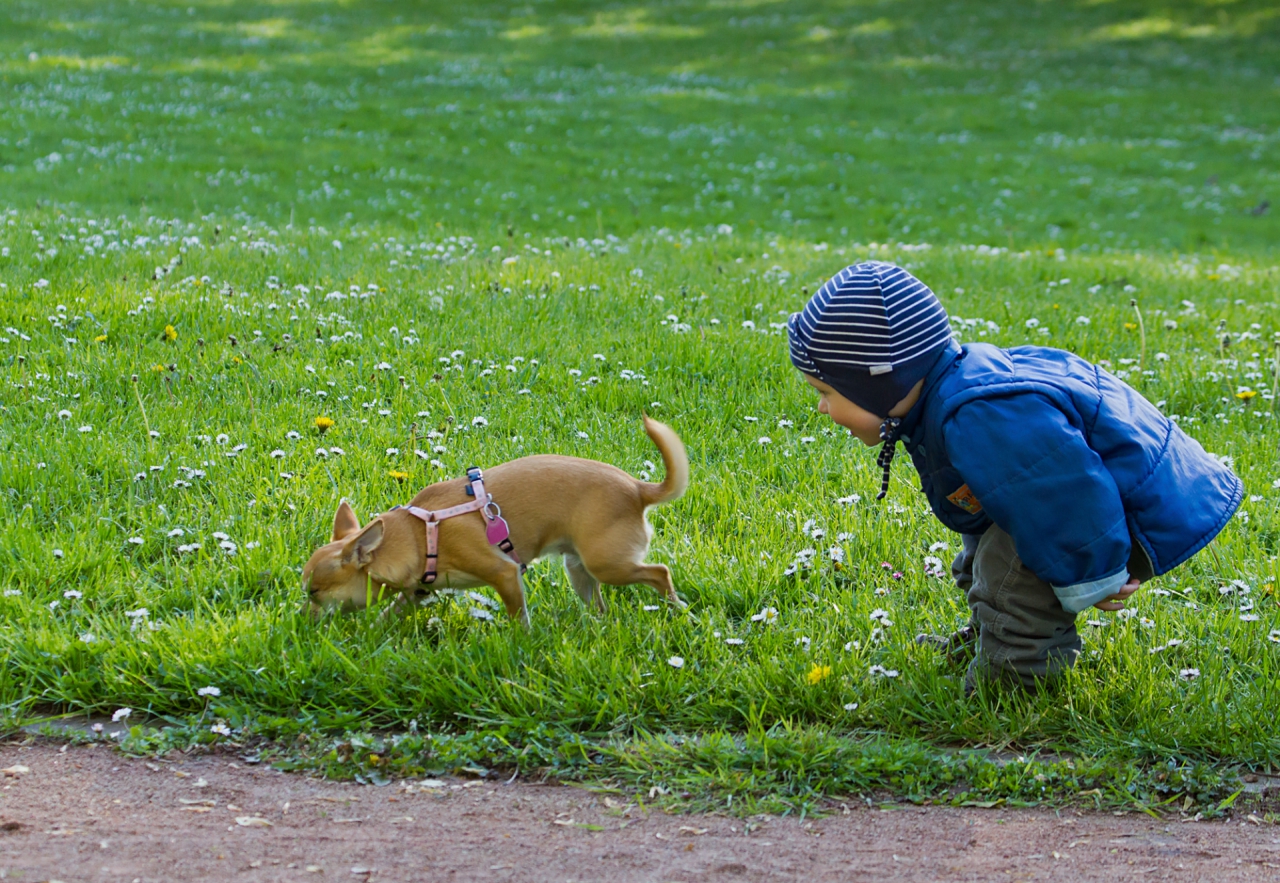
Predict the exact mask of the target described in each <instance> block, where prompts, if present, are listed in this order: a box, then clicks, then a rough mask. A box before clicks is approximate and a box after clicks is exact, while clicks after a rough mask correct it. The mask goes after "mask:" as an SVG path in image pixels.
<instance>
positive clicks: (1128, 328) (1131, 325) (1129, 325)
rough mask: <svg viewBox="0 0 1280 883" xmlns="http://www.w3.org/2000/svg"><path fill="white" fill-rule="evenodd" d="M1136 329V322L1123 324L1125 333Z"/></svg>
mask: <svg viewBox="0 0 1280 883" xmlns="http://www.w3.org/2000/svg"><path fill="white" fill-rule="evenodd" d="M1137 327H1138V323H1137V322H1125V323H1124V330H1125V331H1132V330H1133V329H1135V328H1137Z"/></svg>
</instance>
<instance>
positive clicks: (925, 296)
mask: <svg viewBox="0 0 1280 883" xmlns="http://www.w3.org/2000/svg"><path fill="white" fill-rule="evenodd" d="M787 336H788V338H789V339H790V343H791V361H792V363H793V364H794V365H795V366H796V367H797V368H799V369H800V370H801V371H802V372H804V373H805V374H810V375H812V376H814V377H816V378H818V379H819V380H821V381H822V382H824V383H826V384H827V385H828V386H830V387H831V388H832V389H834V390H835V391H836V392H838V393H840V394H841V395H842V396H844V397H845V398H847V399H848V400H849V401H851V402H853V403H854V404H855V405H858V406H859V407H861V408H863V409H865V410H867V411H870V412H871V413H872V414H875V415H876V416H877V417H887V416H888V414H889V411H891V410H892V409H893V406H894V405H896V404H898V402H900V401H902V400H903V399H904V398H906V397H907V394H908V393H910V392H911V387H913V386H915V385H916V382H917V381H919V380H922V379H923V378H924V376H925V375H926V374H928V373H929V369H930V368H931V367H933V363H934V362H935V361H936V360H937V357H938V354H939V352H941V350H942V349H943V348H944V347H945V346H946V345H947V342H948V341H949V340H951V325H950V323H949V322H948V320H947V311H946V310H944V309H943V308H942V304H940V303H939V302H938V299H937V298H936V297H934V295H933V292H932V291H930V290H929V287H928V286H927V285H925V284H924V283H923V282H921V281H920V280H919V279H917V278H916V277H915V276H912V275H911V274H910V273H908V272H907V271H906V270H904V269H902V268H901V267H898V266H895V265H894V264H888V263H885V262H883V261H866V262H864V263H861V264H854V265H853V266H851V267H845V268H844V269H843V270H841V271H840V272H839V273H837V274H836V275H835V276H832V277H831V279H829V280H828V281H827V283H826V284H825V285H823V286H822V288H820V289H819V290H818V293H817V294H815V295H814V296H813V297H812V298H810V299H809V303H808V304H806V305H805V308H804V310H803V311H802V312H799V313H793V314H792V315H791V319H790V320H789V321H788V323H787Z"/></svg>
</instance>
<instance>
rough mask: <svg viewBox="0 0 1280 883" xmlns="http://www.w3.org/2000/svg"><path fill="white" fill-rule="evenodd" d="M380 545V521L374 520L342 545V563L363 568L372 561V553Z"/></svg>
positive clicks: (379, 519)
mask: <svg viewBox="0 0 1280 883" xmlns="http://www.w3.org/2000/svg"><path fill="white" fill-rule="evenodd" d="M381 545H382V519H381V518H375V519H374V520H373V521H371V522H370V523H369V526H368V527H366V528H365V529H364V530H362V531H360V532H359V533H358V534H356V535H355V536H353V537H350V538H349V539H348V540H347V541H346V542H345V543H343V545H342V561H343V563H344V564H355V565H356V566H357V567H364V566H365V565H366V564H368V563H369V562H370V561H372V560H373V553H374V550H376V549H377V548H378V547H379V546H381Z"/></svg>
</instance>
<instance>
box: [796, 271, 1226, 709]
mask: <svg viewBox="0 0 1280 883" xmlns="http://www.w3.org/2000/svg"><path fill="white" fill-rule="evenodd" d="M787 331H788V337H789V341H790V347H791V361H792V362H793V363H794V364H795V366H796V368H798V369H799V370H800V372H801V373H802V374H803V375H804V379H805V380H806V381H807V382H808V383H809V384H810V385H811V386H813V387H814V388H815V389H816V390H817V391H818V394H819V403H818V411H819V412H821V413H823V414H827V415H829V416H830V417H831V419H832V420H833V421H834V422H835V423H837V424H839V425H840V426H843V427H845V428H847V429H848V430H849V432H850V433H851V434H852V435H853V436H854V437H855V438H857V439H859V440H860V441H862V442H863V443H864V444H866V445H869V446H873V445H877V444H881V445H882V448H881V450H880V456H879V459H878V461H877V462H878V464H879V465H880V466H881V467H882V469H883V475H882V481H881V487H880V494H879V497H878V498H877V499H879V498H883V497H884V495H885V493H886V491H887V490H888V487H889V464H890V462H891V461H892V460H893V456H894V450H895V448H896V445H897V443H898V442H899V441H901V442H902V443H903V445H904V446H905V448H906V450H907V452H908V454H910V456H911V461H912V463H913V464H914V465H915V468H916V471H917V472H918V473H919V474H920V485H921V489H922V490H923V491H924V493H925V495H926V496H927V497H928V499H929V505H930V506H931V507H932V509H933V512H934V514H935V515H936V516H937V517H938V520H939V521H941V522H942V523H943V524H944V525H946V526H947V527H948V528H950V529H951V530H953V531H956V532H957V533H959V534H961V535H962V540H963V551H962V552H961V553H960V554H959V555H958V556H957V557H956V559H955V562H954V563H953V564H952V566H951V569H952V574H953V576H954V577H955V581H956V583H957V585H958V586H960V587H961V588H963V589H965V590H966V591H967V597H968V602H969V610H970V613H971V617H970V621H969V625H968V626H967V627H965V628H963V629H961V630H960V631H958V632H957V633H955V634H954V635H951V636H950V637H949V638H941V637H937V638H935V637H932V636H923V635H922V636H921V637H920V638H919V639H918V640H921V641H922V642H925V641H930V642H935V643H938V644H939V645H941V646H943V647H945V648H946V649H947V650H948V651H951V652H962V651H966V650H970V651H975V652H974V656H973V660H972V662H971V664H970V666H969V671H968V674H967V676H966V678H965V689H966V691H972V690H973V689H974V686H975V684H976V682H977V681H978V680H979V679H996V680H1011V681H1015V682H1018V683H1020V684H1022V685H1023V686H1027V687H1031V686H1033V685H1034V684H1035V683H1036V682H1037V681H1042V680H1049V679H1052V678H1053V677H1054V676H1055V675H1057V674H1060V673H1061V672H1062V671H1063V670H1065V669H1066V668H1069V667H1070V666H1072V665H1074V663H1075V660H1076V657H1077V656H1078V655H1079V653H1080V647H1081V642H1080V636H1079V634H1078V633H1077V632H1076V625H1075V622H1076V614H1078V613H1079V612H1080V611H1082V610H1084V609H1086V608H1088V607H1090V606H1094V607H1097V608H1099V609H1101V610H1119V609H1121V608H1123V607H1124V605H1125V599H1126V598H1128V597H1129V596H1130V595H1131V594H1133V592H1134V591H1136V590H1137V588H1138V585H1139V584H1140V583H1141V582H1144V581H1146V580H1149V579H1151V578H1152V577H1153V576H1158V575H1159V574H1162V573H1165V572H1167V571H1169V570H1171V569H1172V568H1174V567H1176V566H1178V565H1179V564H1181V563H1182V562H1184V561H1186V560H1187V559H1188V558H1190V557H1191V556H1192V555H1194V554H1195V553H1196V552H1198V551H1199V550H1200V549H1202V548H1204V546H1205V545H1206V544H1208V543H1209V541H1210V540H1212V539H1213V538H1214V537H1215V536H1216V535H1217V534H1218V532H1219V531H1220V530H1222V528H1223V526H1224V525H1225V524H1226V523H1227V521H1228V520H1229V519H1230V518H1231V516H1232V514H1233V513H1234V512H1235V510H1236V507H1237V506H1238V505H1239V504H1240V499H1241V496H1242V494H1243V488H1242V486H1241V483H1240V480H1239V479H1238V478H1237V477H1236V476H1235V475H1234V474H1233V473H1232V472H1231V470H1230V469H1228V468H1227V467H1226V466H1224V465H1222V464H1221V463H1219V462H1218V460H1217V459H1215V458H1214V457H1211V456H1210V455H1209V454H1207V453H1206V452H1205V450H1204V449H1203V448H1202V447H1201V446H1200V444H1199V443H1198V442H1196V441H1195V440H1194V439H1192V438H1190V437H1189V436H1187V435H1186V434H1185V433H1183V432H1182V430H1180V429H1179V428H1178V427H1177V426H1176V425H1175V424H1174V423H1172V422H1171V421H1170V420H1169V419H1168V418H1166V417H1165V416H1164V415H1163V414H1161V413H1160V412H1159V411H1158V410H1156V408H1155V407H1154V406H1152V405H1151V404H1150V403H1149V402H1148V401H1147V400H1146V399H1144V398H1143V397H1142V396H1141V395H1140V394H1139V393H1138V392H1137V391H1136V390H1134V389H1133V388H1132V387H1130V386H1128V385H1127V384H1125V383H1124V382H1122V381H1121V380H1119V379H1118V378H1116V377H1115V376H1113V375H1111V374H1109V373H1107V372H1106V371H1104V370H1102V369H1101V368H1098V367H1096V366H1094V365H1091V364H1089V363H1088V362H1086V361H1085V360H1084V359H1081V358H1079V357H1078V356H1075V355H1073V354H1071V353H1069V352H1066V351H1064V350H1059V349H1049V348H1046V347H1037V346H1019V347H1011V348H1009V349H1000V348H998V347H995V346H991V345H990V344H984V343H970V344H965V345H963V346H961V345H959V344H957V343H956V341H955V340H954V339H953V338H952V336H951V326H950V323H949V321H948V319H947V314H946V311H945V310H944V309H943V307H942V304H941V303H939V302H938V299H937V298H936V297H934V295H933V292H932V291H930V290H929V288H928V287H927V286H925V285H924V284H923V283H922V282H921V281H920V280H918V279H916V278H915V277H914V276H912V275H911V274H910V273H908V272H907V271H906V270H903V269H902V268H901V267H897V266H894V265H893V264H888V263H882V262H879V261H868V262H866V263H861V264H855V265H854V266H851V267H846V268H845V269H844V270H841V271H840V272H839V273H837V274H836V275H835V276H834V277H832V278H831V279H830V280H829V281H828V282H827V283H826V284H825V285H823V286H822V288H821V289H820V290H819V291H818V293H817V294H815V295H814V296H813V297H812V299H810V301H809V303H808V304H807V305H806V306H805V308H804V310H803V311H802V312H799V313H795V314H793V315H792V316H791V319H790V321H789V323H788V327H787Z"/></svg>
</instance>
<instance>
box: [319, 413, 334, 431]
mask: <svg viewBox="0 0 1280 883" xmlns="http://www.w3.org/2000/svg"><path fill="white" fill-rule="evenodd" d="M331 426H333V418H332V417H317V418H316V429H318V430H320V434H321V435H324V431H325V430H326V429H328V428H329V427H331Z"/></svg>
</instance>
